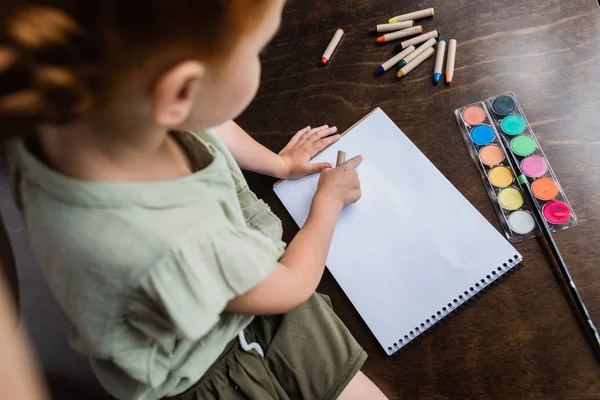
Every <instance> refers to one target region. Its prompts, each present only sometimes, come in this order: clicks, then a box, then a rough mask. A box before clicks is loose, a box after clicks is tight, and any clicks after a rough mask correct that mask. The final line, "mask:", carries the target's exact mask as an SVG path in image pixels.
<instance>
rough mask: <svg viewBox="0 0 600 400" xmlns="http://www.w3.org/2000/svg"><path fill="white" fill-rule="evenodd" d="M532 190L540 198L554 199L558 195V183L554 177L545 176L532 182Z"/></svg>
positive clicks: (545, 199)
mask: <svg viewBox="0 0 600 400" xmlns="http://www.w3.org/2000/svg"><path fill="white" fill-rule="evenodd" d="M531 191H532V192H533V195H534V196H535V197H537V198H538V199H540V200H544V201H547V200H552V199H553V198H555V197H556V195H558V185H557V184H556V182H554V179H552V178H548V177H544V178H540V179H536V180H535V181H534V182H533V183H532V184H531Z"/></svg>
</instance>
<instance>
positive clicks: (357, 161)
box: [342, 156, 364, 168]
mask: <svg viewBox="0 0 600 400" xmlns="http://www.w3.org/2000/svg"><path fill="white" fill-rule="evenodd" d="M363 160H364V157H363V156H356V157H352V158H351V159H349V160H348V161H346V162H345V163H343V164H342V165H344V166H346V165H347V166H348V167H350V168H356V167H357V166H358V164H360V163H361V162H363Z"/></svg>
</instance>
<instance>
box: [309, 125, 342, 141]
mask: <svg viewBox="0 0 600 400" xmlns="http://www.w3.org/2000/svg"><path fill="white" fill-rule="evenodd" d="M336 132H337V126H332V127H331V128H327V129H323V130H320V131H318V132H316V133H314V134H312V135H311V136H310V139H311V140H313V141H315V142H316V141H319V140H321V139H323V138H324V137H327V136H329V135H331V134H334V133H336Z"/></svg>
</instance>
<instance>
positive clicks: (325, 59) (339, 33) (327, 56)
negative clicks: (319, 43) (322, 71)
mask: <svg viewBox="0 0 600 400" xmlns="http://www.w3.org/2000/svg"><path fill="white" fill-rule="evenodd" d="M342 36H344V30H343V29H342V28H338V30H337V31H335V34H334V35H333V38H332V39H331V42H329V45H328V46H327V48H326V49H325V53H323V57H321V64H323V65H325V64H327V62H328V61H329V59H330V58H331V56H332V55H333V51H334V50H335V48H336V47H337V46H338V44H339V43H340V40H342Z"/></svg>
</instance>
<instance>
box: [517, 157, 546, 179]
mask: <svg viewBox="0 0 600 400" xmlns="http://www.w3.org/2000/svg"><path fill="white" fill-rule="evenodd" d="M521 171H522V172H523V174H524V175H525V176H527V177H529V178H539V177H541V176H544V175H546V172H548V164H547V163H546V160H545V159H544V157H540V156H536V155H533V156H529V157H527V158H524V159H523V160H522V161H521Z"/></svg>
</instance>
